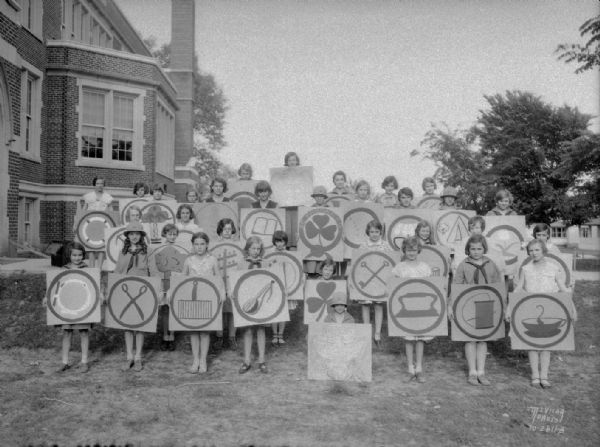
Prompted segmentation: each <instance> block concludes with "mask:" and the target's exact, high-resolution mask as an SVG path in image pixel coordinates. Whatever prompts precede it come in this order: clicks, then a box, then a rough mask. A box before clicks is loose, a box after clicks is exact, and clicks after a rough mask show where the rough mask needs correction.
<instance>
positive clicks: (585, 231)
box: [579, 225, 590, 238]
mask: <svg viewBox="0 0 600 447" xmlns="http://www.w3.org/2000/svg"><path fill="white" fill-rule="evenodd" d="M579 237H584V238H586V237H590V227H588V226H587V225H582V226H580V227H579Z"/></svg>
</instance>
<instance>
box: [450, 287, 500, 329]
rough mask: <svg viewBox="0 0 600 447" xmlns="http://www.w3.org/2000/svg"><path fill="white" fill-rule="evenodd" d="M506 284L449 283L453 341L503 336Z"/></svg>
mask: <svg viewBox="0 0 600 447" xmlns="http://www.w3.org/2000/svg"><path fill="white" fill-rule="evenodd" d="M505 296H506V288H505V286H504V283H499V284H472V285H471V284H452V294H451V303H452V312H453V314H454V318H453V319H452V324H451V330H450V332H451V336H452V340H453V341H490V340H497V339H499V338H504V336H505V335H506V334H505V330H504V311H505V306H504V302H505V298H504V297H505Z"/></svg>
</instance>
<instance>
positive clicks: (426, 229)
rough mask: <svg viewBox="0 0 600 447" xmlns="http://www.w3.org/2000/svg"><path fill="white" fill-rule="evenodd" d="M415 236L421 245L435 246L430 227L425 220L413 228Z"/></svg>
mask: <svg viewBox="0 0 600 447" xmlns="http://www.w3.org/2000/svg"><path fill="white" fill-rule="evenodd" d="M415 236H417V237H418V238H419V242H420V243H421V244H422V245H435V242H434V241H433V231H432V229H431V225H430V224H429V222H427V221H426V220H421V221H419V223H418V224H417V226H416V227H415Z"/></svg>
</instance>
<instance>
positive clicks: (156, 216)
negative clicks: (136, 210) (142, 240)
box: [141, 202, 175, 244]
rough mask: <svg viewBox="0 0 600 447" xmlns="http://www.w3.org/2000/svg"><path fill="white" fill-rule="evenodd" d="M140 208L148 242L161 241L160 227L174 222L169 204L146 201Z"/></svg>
mask: <svg viewBox="0 0 600 447" xmlns="http://www.w3.org/2000/svg"><path fill="white" fill-rule="evenodd" d="M141 210H142V218H141V221H142V223H145V224H147V226H148V229H149V231H148V237H149V238H150V243H152V244H159V243H160V242H161V241H162V235H161V232H162V227H164V226H165V225H166V224H168V223H172V224H174V223H175V212H174V211H173V210H172V209H171V207H170V206H168V205H167V204H164V203H160V202H146V204H145V205H144V206H143V207H141Z"/></svg>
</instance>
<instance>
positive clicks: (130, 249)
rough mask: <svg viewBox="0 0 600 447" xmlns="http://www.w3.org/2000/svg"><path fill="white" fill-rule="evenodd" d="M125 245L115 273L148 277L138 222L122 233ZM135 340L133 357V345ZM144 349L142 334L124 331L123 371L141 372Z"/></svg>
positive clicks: (143, 233)
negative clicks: (124, 356) (125, 358)
mask: <svg viewBox="0 0 600 447" xmlns="http://www.w3.org/2000/svg"><path fill="white" fill-rule="evenodd" d="M123 234H124V235H125V243H124V244H123V250H122V251H121V253H119V258H118V259H117V265H116V267H115V273H119V274H121V275H133V276H150V270H149V263H148V247H147V246H146V240H145V237H146V232H145V231H144V227H143V226H142V224H141V223H139V222H130V223H129V224H128V225H127V228H126V229H125V232H124V233H123ZM134 338H135V356H134V353H133V345H134V343H133V342H134ZM143 347H144V333H143V332H134V331H125V349H126V351H127V361H126V363H125V365H124V366H123V370H124V371H127V370H129V369H130V368H131V367H132V366H133V369H134V371H138V372H139V371H141V370H142V369H143V368H144V365H143V363H142V348H143Z"/></svg>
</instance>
